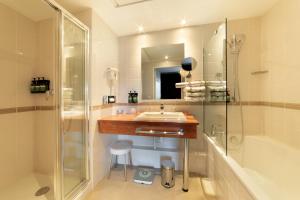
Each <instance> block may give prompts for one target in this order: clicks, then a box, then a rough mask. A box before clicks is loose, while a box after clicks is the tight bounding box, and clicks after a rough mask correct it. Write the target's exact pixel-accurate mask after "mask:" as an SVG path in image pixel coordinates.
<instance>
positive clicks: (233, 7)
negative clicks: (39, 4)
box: [56, 0, 278, 36]
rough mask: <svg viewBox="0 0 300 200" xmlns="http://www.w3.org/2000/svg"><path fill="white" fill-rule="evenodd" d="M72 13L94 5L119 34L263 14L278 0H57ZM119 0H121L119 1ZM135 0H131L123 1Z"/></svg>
mask: <svg viewBox="0 0 300 200" xmlns="http://www.w3.org/2000/svg"><path fill="white" fill-rule="evenodd" d="M56 1H57V2H58V3H60V4H61V5H62V6H64V7H65V8H66V9H68V10H70V11H71V12H78V11H80V10H83V9H84V8H93V9H95V11H96V12H97V13H98V15H100V17H101V18H102V19H103V21H104V22H106V24H108V25H109V26H110V27H111V29H112V30H113V31H114V32H115V33H116V34H117V35H118V36H124V35H130V34H136V33H138V27H139V26H143V27H144V31H145V32H149V31H157V30H164V29H170V28H177V27H180V20H182V19H183V18H185V19H186V21H187V24H186V25H187V26H190V25H200V24H207V23H214V22H220V21H222V20H224V19H225V18H226V17H227V18H228V19H240V18H247V17H254V16H260V15H263V14H264V13H265V12H266V11H268V10H269V9H270V8H271V7H272V6H273V5H274V4H275V3H276V2H277V1H278V0H152V1H146V2H144V3H139V4H133V5H130V6H125V7H118V8H116V7H115V3H114V0H56ZM119 1H120V0H119ZM123 1H125V2H126V1H127V2H128V1H129V2H130V1H132V0H123Z"/></svg>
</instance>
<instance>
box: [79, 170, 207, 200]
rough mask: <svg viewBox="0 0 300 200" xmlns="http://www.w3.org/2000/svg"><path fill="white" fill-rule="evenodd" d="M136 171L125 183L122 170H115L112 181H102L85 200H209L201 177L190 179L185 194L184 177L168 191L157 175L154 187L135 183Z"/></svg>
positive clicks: (129, 173) (178, 178)
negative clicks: (183, 187) (183, 188)
mask: <svg viewBox="0 0 300 200" xmlns="http://www.w3.org/2000/svg"><path fill="white" fill-rule="evenodd" d="M133 175H134V170H132V169H130V170H128V181H127V182H125V181H124V177H123V171H122V169H114V170H113V171H112V174H111V177H110V179H104V180H102V181H101V182H100V183H99V184H98V185H97V186H96V187H95V189H94V191H93V192H92V193H91V194H89V196H88V197H87V198H86V199H85V200H207V199H206V198H205V195H204V193H203V191H202V187H201V181H200V178H199V177H192V178H190V188H189V192H183V191H182V190H181V187H182V176H181V175H177V176H176V182H175V186H174V187H173V188H171V189H166V188H164V187H162V186H161V184H160V176H159V175H156V176H155V179H154V182H153V184H152V185H141V184H136V183H134V182H133Z"/></svg>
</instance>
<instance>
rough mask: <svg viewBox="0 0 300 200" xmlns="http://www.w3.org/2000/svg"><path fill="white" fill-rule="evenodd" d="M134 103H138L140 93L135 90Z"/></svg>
mask: <svg viewBox="0 0 300 200" xmlns="http://www.w3.org/2000/svg"><path fill="white" fill-rule="evenodd" d="M132 99H133V103H137V102H138V93H137V92H136V91H134V92H133V98H132Z"/></svg>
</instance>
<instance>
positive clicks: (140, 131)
mask: <svg viewBox="0 0 300 200" xmlns="http://www.w3.org/2000/svg"><path fill="white" fill-rule="evenodd" d="M135 132H136V133H137V134H153V135H154V134H159V135H184V130H183V129H182V128H179V129H178V130H176V131H160V130H153V129H151V128H149V127H147V128H145V127H140V128H136V129H135Z"/></svg>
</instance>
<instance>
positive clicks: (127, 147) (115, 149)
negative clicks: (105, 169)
mask: <svg viewBox="0 0 300 200" xmlns="http://www.w3.org/2000/svg"><path fill="white" fill-rule="evenodd" d="M131 148H132V142H131V141H125V140H119V141H117V142H115V143H113V144H112V145H111V146H110V154H111V158H110V164H109V174H108V178H110V175H111V168H112V167H113V158H114V156H115V157H116V163H117V160H118V156H124V160H125V162H124V177H125V181H127V166H126V165H127V164H126V163H127V159H128V157H129V162H130V165H131V166H132V156H131ZM127 156H128V157H127Z"/></svg>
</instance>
